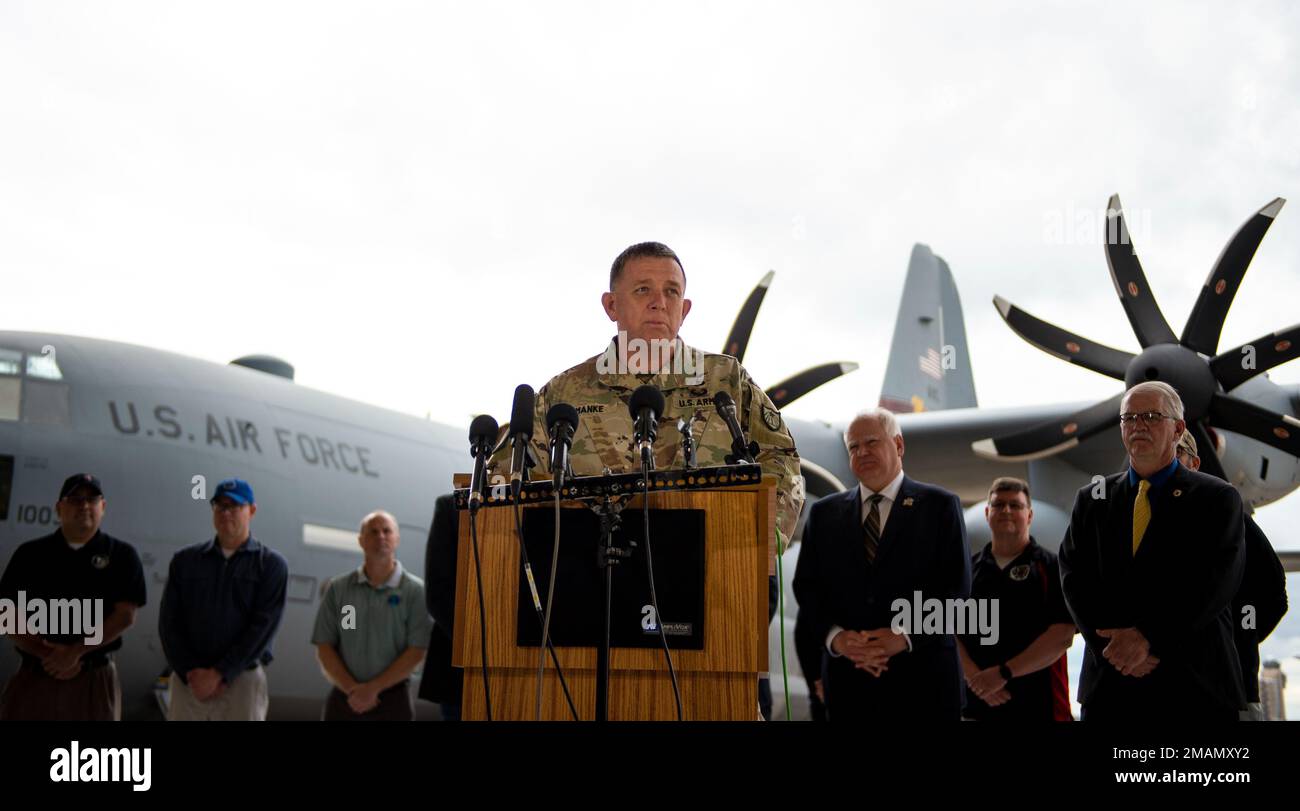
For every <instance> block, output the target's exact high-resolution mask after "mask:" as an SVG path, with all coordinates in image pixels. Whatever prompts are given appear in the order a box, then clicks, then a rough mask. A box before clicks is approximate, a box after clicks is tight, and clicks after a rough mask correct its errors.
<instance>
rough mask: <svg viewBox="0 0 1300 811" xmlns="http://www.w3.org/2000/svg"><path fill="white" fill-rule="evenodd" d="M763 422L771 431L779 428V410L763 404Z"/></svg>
mask: <svg viewBox="0 0 1300 811" xmlns="http://www.w3.org/2000/svg"><path fill="white" fill-rule="evenodd" d="M763 424H764V425H766V426H767V427H768V430H771V431H780V430H781V412H780V411H777V410H776V409H775V408H771V407H769V406H763Z"/></svg>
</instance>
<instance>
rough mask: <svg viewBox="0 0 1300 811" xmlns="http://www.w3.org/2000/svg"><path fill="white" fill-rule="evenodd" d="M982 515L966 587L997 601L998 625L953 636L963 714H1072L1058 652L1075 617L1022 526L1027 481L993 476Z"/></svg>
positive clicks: (1044, 555) (1052, 563)
mask: <svg viewBox="0 0 1300 811" xmlns="http://www.w3.org/2000/svg"><path fill="white" fill-rule="evenodd" d="M984 518H985V519H986V520H987V521H988V522H989V529H991V530H992V532H993V540H992V541H991V542H990V543H989V544H987V545H986V546H985V547H984V548H983V549H982V550H981V551H980V553H979V554H977V555H975V556H974V557H973V558H972V559H971V590H970V593H971V597H974V598H975V599H976V600H997V601H998V613H997V614H996V615H995V616H997V617H998V629H997V631H998V633H997V636H996V638H994V637H989V638H984V637H981V636H979V635H978V634H975V633H969V634H960V635H958V637H957V649H958V652H959V653H960V654H961V668H962V673H963V675H964V676H965V677H966V708H965V710H963V713H962V714H963V716H964V717H966V718H973V719H976V720H980V721H1069V720H1072V718H1073V716H1071V714H1070V686H1069V677H1068V676H1067V674H1066V661H1065V652H1066V651H1067V650H1068V649H1069V647H1070V643H1071V642H1072V641H1073V640H1074V621H1073V620H1072V619H1070V612H1069V610H1068V609H1067V608H1066V607H1065V598H1064V597H1063V596H1062V595H1061V574H1060V570H1059V569H1058V568H1057V563H1056V555H1054V554H1052V553H1051V552H1049V551H1047V550H1046V549H1044V548H1043V547H1041V546H1039V545H1038V542H1037V541H1035V540H1034V539H1033V537H1032V536H1031V535H1030V534H1029V526H1030V524H1031V523H1032V522H1033V520H1034V510H1033V506H1032V504H1031V503H1030V500H1029V483H1028V482H1026V481H1024V480H1023V479H1014V478H1011V477H1002V478H999V479H995V480H994V482H993V484H992V486H991V487H989V501H988V506H986V507H985V508H984Z"/></svg>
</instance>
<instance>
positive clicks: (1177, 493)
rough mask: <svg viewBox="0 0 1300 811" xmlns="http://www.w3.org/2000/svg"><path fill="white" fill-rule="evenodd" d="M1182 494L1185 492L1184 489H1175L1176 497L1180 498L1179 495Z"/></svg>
mask: <svg viewBox="0 0 1300 811" xmlns="http://www.w3.org/2000/svg"><path fill="white" fill-rule="evenodd" d="M1182 494H1183V491H1182V490H1175V491H1174V498H1178V497H1179V496H1181V495H1182Z"/></svg>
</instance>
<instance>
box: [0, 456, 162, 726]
mask: <svg viewBox="0 0 1300 811" xmlns="http://www.w3.org/2000/svg"><path fill="white" fill-rule="evenodd" d="M104 508H105V501H104V489H103V487H101V486H100V483H99V479H97V478H95V477H94V476H92V475H90V474H88V473H78V474H77V475H75V476H71V477H69V478H68V480H67V481H65V482H64V483H63V487H62V488H61V489H60V491H59V500H58V502H57V503H56V504H55V509H56V510H57V511H58V514H59V529H58V530H56V531H55V532H54V533H52V534H50V535H46V536H45V537H44V538H38V539H36V540H34V541H28V542H27V543H25V544H23V545H22V546H20V547H18V548H17V549H16V550H14V554H13V557H12V558H11V559H10V560H9V565H8V566H7V567H6V568H5V571H4V575H3V576H0V600H7V601H10V602H9V603H8V604H7V605H9V606H13V608H14V609H16V610H17V611H19V612H21V613H22V614H23V615H24V616H23V618H22V619H23V625H22V627H17V626H16V627H15V628H14V630H13V632H12V633H8V636H9V638H10V639H11V640H13V643H14V647H16V648H17V649H18V655H19V656H20V657H21V659H22V665H21V666H20V667H19V669H18V672H17V673H15V674H14V675H13V677H12V678H11V679H10V680H9V682H8V684H6V685H5V689H4V693H3V695H0V720H6V721H42V720H68V721H117V720H120V719H121V716H122V689H121V686H120V685H119V683H118V680H117V666H116V665H114V664H113V656H112V653H113V651H115V650H117V649H118V648H120V647H122V632H123V631H125V630H126V629H127V628H130V627H131V624H132V623H134V622H135V612H136V610H137V609H138V608H139V607H140V606H142V605H144V603H145V588H144V569H143V568H142V567H141V565H140V556H139V555H137V554H136V552H135V549H133V548H132V547H131V545H130V544H127V543H124V542H122V541H119V540H117V539H116V538H113V537H112V536H110V535H108V534H107V533H104V532H100V530H99V525H100V523H101V522H102V521H103V520H104ZM55 601H60V602H59V603H55ZM73 601H75V602H73ZM38 607H39V609H40V610H41V612H42V613H43V614H44V618H43V619H39V620H38V619H37V616H36V614H35V613H34V612H35V611H36V610H37V609H38ZM105 615H107V616H105ZM29 623H30V624H29ZM65 624H77V625H79V626H80V627H78V628H71V627H62V626H63V625H65ZM56 625H57V626H60V627H55V626H56Z"/></svg>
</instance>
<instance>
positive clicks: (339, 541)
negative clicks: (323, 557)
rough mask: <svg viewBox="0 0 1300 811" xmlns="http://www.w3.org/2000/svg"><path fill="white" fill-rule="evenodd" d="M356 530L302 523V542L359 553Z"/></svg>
mask: <svg viewBox="0 0 1300 811" xmlns="http://www.w3.org/2000/svg"><path fill="white" fill-rule="evenodd" d="M357 535H358V530H355V529H338V528H337V527H323V526H321V525H320V524H303V525H302V542H303V543H304V544H305V545H307V546H316V547H321V548H324V549H333V550H335V551H337V552H356V553H357V554H358V555H359V554H361V545H360V544H359V543H357Z"/></svg>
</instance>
